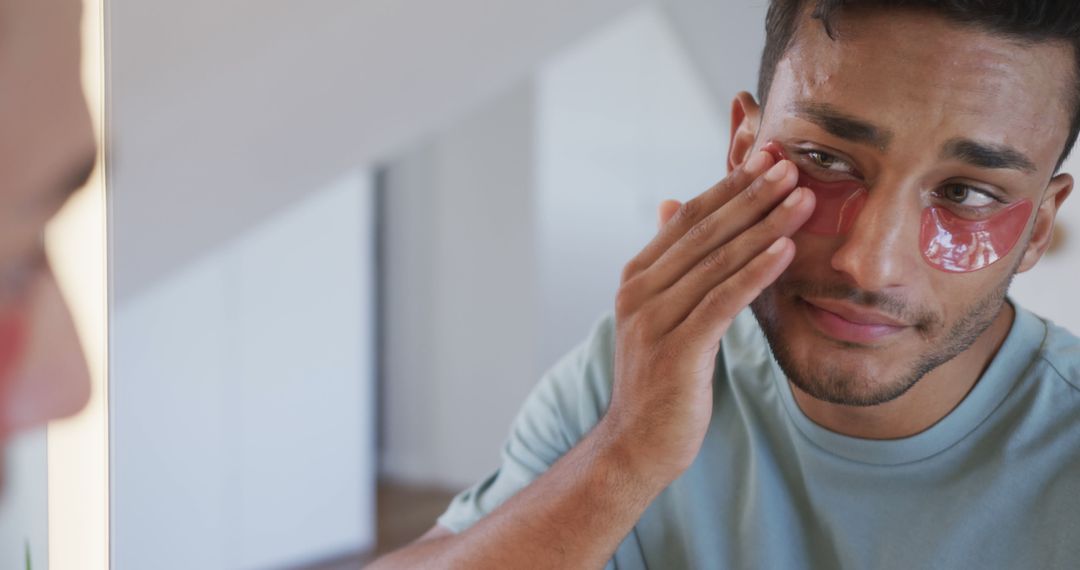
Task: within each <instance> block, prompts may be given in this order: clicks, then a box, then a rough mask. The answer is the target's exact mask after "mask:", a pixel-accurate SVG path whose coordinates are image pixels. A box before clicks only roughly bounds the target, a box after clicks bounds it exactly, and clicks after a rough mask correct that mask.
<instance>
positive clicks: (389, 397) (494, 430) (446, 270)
mask: <svg viewBox="0 0 1080 570" xmlns="http://www.w3.org/2000/svg"><path fill="white" fill-rule="evenodd" d="M534 114H535V104H534V97H533V93H532V84H524V85H522V86H520V87H518V88H517V89H514V90H513V91H511V92H509V93H507V94H505V95H503V96H502V97H499V98H498V99H496V100H494V101H492V102H491V103H490V104H489V105H487V106H485V107H484V110H483V112H481V113H478V114H476V115H474V116H471V117H468V118H466V119H465V120H463V121H462V122H460V123H459V124H458V125H456V126H454V127H453V128H451V129H449V130H447V131H446V132H444V133H442V134H440V135H439V136H437V137H435V139H434V140H433V141H432V142H430V143H429V144H427V145H424V146H423V147H421V148H417V149H415V150H414V151H412V152H410V153H408V154H406V155H405V156H402V157H401V158H400V159H398V160H396V161H394V162H393V163H391V164H390V165H389V166H388V168H387V174H386V179H385V184H386V185H385V192H386V194H385V195H386V211H385V212H384V215H385V220H386V221H385V227H386V235H385V243H386V249H385V254H384V257H385V273H384V276H383V279H384V290H385V304H384V314H385V327H386V328H385V330H384V343H385V353H384V376H383V382H384V386H385V388H384V390H385V392H384V394H385V396H384V404H385V406H386V407H385V408H384V410H383V417H384V418H385V419H384V422H385V423H384V425H385V428H386V431H385V433H384V435H383V438H384V455H383V458H382V469H383V472H384V473H385V474H386V475H388V476H390V477H393V478H396V479H399V480H404V481H411V482H416V483H437V484H444V485H449V486H455V487H458V486H465V485H468V484H470V483H471V482H472V481H473V480H474V479H475V478H476V477H477V476H478V475H479V474H480V473H483V472H485V471H488V470H490V469H493V468H494V467H495V466H496V465H497V460H498V449H499V445H500V443H501V441H502V439H503V437H504V434H505V432H506V427H507V425H509V422H510V420H511V418H512V417H513V415H514V413H516V411H517V406H518V404H519V403H520V401H521V400H522V398H524V396H525V394H526V393H527V392H528V390H529V388H530V387H531V385H532V383H533V381H534V379H535V378H536V375H537V373H538V369H537V364H536V362H535V358H536V354H535V350H534V348H535V346H536V342H537V339H536V330H537V326H536V322H537V314H536V310H537V306H536V299H537V285H536V283H537V275H536V266H535V263H534V262H533V259H534V253H533V252H534V251H535V229H534V227H535V222H534V219H533V200H534V194H533V188H534V182H533V177H532V171H533V165H532V156H533V142H532V141H533V136H534V132H533V121H534Z"/></svg>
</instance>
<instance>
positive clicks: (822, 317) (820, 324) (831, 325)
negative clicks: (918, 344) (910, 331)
mask: <svg viewBox="0 0 1080 570" xmlns="http://www.w3.org/2000/svg"><path fill="white" fill-rule="evenodd" d="M799 300H800V301H801V304H802V306H803V308H804V309H805V310H806V313H807V315H808V316H809V317H810V322H811V323H813V325H814V326H815V327H816V328H817V329H818V330H820V331H821V332H822V333H824V334H825V335H826V336H828V337H831V338H834V339H836V340H839V341H844V342H850V343H856V344H872V343H874V342H877V341H880V340H882V339H885V338H887V337H889V336H892V335H895V334H898V333H900V332H902V331H904V330H906V329H907V328H908V327H909V325H907V324H905V323H904V322H902V321H900V320H898V319H896V318H894V317H892V316H889V315H886V314H884V313H880V312H877V311H872V310H868V309H866V308H864V307H860V306H858V305H853V304H851V303H846V302H844V301H836V300H832V299H812V300H811V299H804V298H800V299H799Z"/></svg>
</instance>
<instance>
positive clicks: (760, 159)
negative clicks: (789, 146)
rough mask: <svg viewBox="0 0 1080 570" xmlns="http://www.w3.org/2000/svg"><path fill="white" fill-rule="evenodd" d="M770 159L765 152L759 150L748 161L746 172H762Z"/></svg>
mask: <svg viewBox="0 0 1080 570" xmlns="http://www.w3.org/2000/svg"><path fill="white" fill-rule="evenodd" d="M768 159H769V155H768V153H766V152H765V151H763V150H759V151H757V152H755V153H754V154H753V156H751V157H750V159H749V160H747V161H746V171H747V172H757V171H759V170H761V168H762V167H763V166H765V161H766V160H768Z"/></svg>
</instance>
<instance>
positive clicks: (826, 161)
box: [806, 151, 836, 169]
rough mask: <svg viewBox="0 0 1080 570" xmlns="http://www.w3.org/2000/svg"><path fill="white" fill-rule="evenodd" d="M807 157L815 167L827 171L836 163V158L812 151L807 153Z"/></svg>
mask: <svg viewBox="0 0 1080 570" xmlns="http://www.w3.org/2000/svg"><path fill="white" fill-rule="evenodd" d="M806 156H808V157H809V158H810V160H811V161H812V162H813V163H814V164H815V165H817V166H820V167H821V168H826V169H827V168H829V167H830V166H832V165H833V164H834V163H835V162H836V159H835V158H833V157H831V156H829V155H827V154H825V153H823V152H815V151H810V152H808V153H806Z"/></svg>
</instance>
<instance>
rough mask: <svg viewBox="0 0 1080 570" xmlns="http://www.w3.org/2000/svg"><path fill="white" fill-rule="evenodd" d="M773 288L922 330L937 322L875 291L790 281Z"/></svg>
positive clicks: (899, 299) (931, 315) (900, 300)
mask: <svg viewBox="0 0 1080 570" xmlns="http://www.w3.org/2000/svg"><path fill="white" fill-rule="evenodd" d="M774 286H775V287H776V288H777V291H778V292H779V293H780V294H782V295H784V296H790V297H809V298H817V299H833V300H837V301H846V302H849V303H853V304H856V305H860V306H863V307H866V308H868V309H873V310H875V311H878V312H881V313H884V314H886V315H889V316H890V317H893V318H895V319H897V320H900V321H903V322H905V323H910V324H911V325H912V326H914V327H915V328H916V329H918V330H921V331H926V330H930V329H931V328H932V327H934V326H935V325H936V324H937V323H938V321H939V318H938V316H937V315H936V314H935V313H934V312H932V311H929V310H927V309H925V308H922V307H918V306H914V305H913V304H912V303H910V302H908V301H907V300H906V299H904V298H902V297H899V296H896V295H889V294H886V293H880V292H876V291H864V290H862V289H857V288H855V287H852V286H850V285H847V284H845V283H828V282H822V281H807V280H803V279H792V280H781V281H777V282H776V283H775V284H774Z"/></svg>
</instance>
